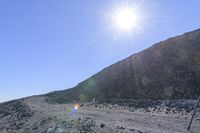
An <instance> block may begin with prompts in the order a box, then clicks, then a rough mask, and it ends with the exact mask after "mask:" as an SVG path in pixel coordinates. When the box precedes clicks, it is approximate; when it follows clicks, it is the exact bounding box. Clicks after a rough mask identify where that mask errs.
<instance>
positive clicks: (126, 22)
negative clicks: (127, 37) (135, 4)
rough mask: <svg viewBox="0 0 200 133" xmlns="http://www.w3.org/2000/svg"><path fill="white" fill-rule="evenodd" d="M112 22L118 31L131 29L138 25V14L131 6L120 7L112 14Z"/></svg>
mask: <svg viewBox="0 0 200 133" xmlns="http://www.w3.org/2000/svg"><path fill="white" fill-rule="evenodd" d="M113 19H114V23H115V25H116V27H117V28H119V30H120V31H126V32H127V31H128V32H130V31H132V30H134V28H136V27H137V26H138V22H139V15H138V14H137V12H136V10H135V9H134V8H131V7H125V8H120V9H118V10H116V11H115V13H114V15H113Z"/></svg>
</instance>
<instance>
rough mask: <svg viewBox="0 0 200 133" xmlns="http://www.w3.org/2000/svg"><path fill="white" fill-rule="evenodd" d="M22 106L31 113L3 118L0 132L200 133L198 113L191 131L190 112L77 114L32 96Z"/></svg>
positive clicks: (95, 108) (96, 109)
mask: <svg viewBox="0 0 200 133" xmlns="http://www.w3.org/2000/svg"><path fill="white" fill-rule="evenodd" d="M21 103H23V104H25V105H26V107H28V108H29V109H30V110H28V111H29V112H32V114H31V115H30V116H27V118H26V117H25V116H26V115H25V116H24V115H22V118H21V117H17V118H16V116H19V112H18V113H17V112H15V113H11V114H8V115H4V116H3V115H2V116H1V115H0V132H1V133H15V132H16V133H28V132H30V133H68V132H69V133H79V132H82V133H87V132H88V133H90V132H91V133H93V132H96V133H200V119H199V111H198V112H197V115H196V117H195V119H194V121H193V123H192V127H191V131H187V130H186V128H187V125H188V123H189V120H190V118H191V111H190V112H185V111H179V112H174V111H169V112H167V113H166V110H165V108H162V110H161V111H155V109H153V108H149V109H148V110H144V109H133V108H132V110H130V109H128V108H127V107H124V106H117V105H114V106H113V105H112V106H111V105H109V104H107V105H105V104H102V105H100V104H94V103H81V104H80V105H81V106H80V107H79V108H78V110H77V112H76V111H75V110H73V109H74V104H48V103H46V102H45V97H30V98H27V99H24V100H21ZM153 110H154V111H153ZM11 111H12V110H11ZM14 114H15V115H14ZM23 117H24V118H23ZM25 118H26V119H25ZM10 121H12V122H10Z"/></svg>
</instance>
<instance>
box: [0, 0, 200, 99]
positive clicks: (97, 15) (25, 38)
mask: <svg viewBox="0 0 200 133" xmlns="http://www.w3.org/2000/svg"><path fill="white" fill-rule="evenodd" d="M125 2H127V1H126V0H0V92H1V93H0V102H3V101H7V100H11V99H15V98H21V97H25V96H31V95H35V94H43V93H47V92H50V91H54V90H60V89H67V88H70V87H73V86H75V85H76V84H78V83H79V82H80V81H83V80H84V79H86V78H88V77H90V76H92V75H93V74H95V73H96V72H98V71H100V70H102V69H103V68H105V67H107V66H109V65H111V64H113V63H115V62H117V61H119V60H122V59H124V58H126V57H128V56H130V55H131V54H133V53H136V52H138V51H141V50H143V49H145V48H147V47H149V46H151V45H152V44H154V43H156V42H159V41H162V40H165V39H167V38H169V37H172V36H174V35H179V34H182V33H184V32H188V31H192V30H195V29H198V28H200V8H199V5H200V0H133V1H131V0H129V1H128V2H129V3H135V4H136V5H139V6H138V7H139V10H140V13H139V15H140V16H143V19H141V21H140V22H139V23H138V24H137V29H135V30H133V31H132V32H131V33H124V32H123V33H122V32H119V30H118V29H117V28H116V27H114V26H113V23H112V22H113V21H112V20H111V19H112V18H111V17H110V16H111V14H112V12H113V11H114V10H115V9H116V7H121V6H122V5H123V4H124V3H125Z"/></svg>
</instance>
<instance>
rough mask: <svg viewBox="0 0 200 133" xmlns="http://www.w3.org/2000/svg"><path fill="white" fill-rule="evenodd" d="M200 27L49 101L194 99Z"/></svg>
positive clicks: (198, 90)
mask: <svg viewBox="0 0 200 133" xmlns="http://www.w3.org/2000/svg"><path fill="white" fill-rule="evenodd" d="M199 81H200V30H195V31H192V32H188V33H185V34H183V35H180V36H177V37H173V38H170V39H167V40H165V41H162V42H159V43H157V44H154V45H153V46H151V47H150V48H148V49H145V50H143V51H141V52H139V53H136V54H134V55H132V56H130V57H128V58H126V59H124V60H122V61H119V62H117V63H115V64H113V65H111V66H109V67H107V68H105V69H103V70H102V71H100V72H98V73H97V74H95V75H93V76H92V77H90V78H89V79H87V80H85V81H83V82H81V83H80V84H78V85H77V86H75V87H74V88H71V89H68V90H63V91H56V92H51V93H48V94H47V95H46V96H47V97H48V98H47V100H48V101H49V102H58V103H63V102H67V101H72V100H91V99H93V98H104V99H105V98H106V99H150V100H154V99H183V98H186V99H193V98H196V97H198V96H199V95H200V88H199V87H200V82H199Z"/></svg>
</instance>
